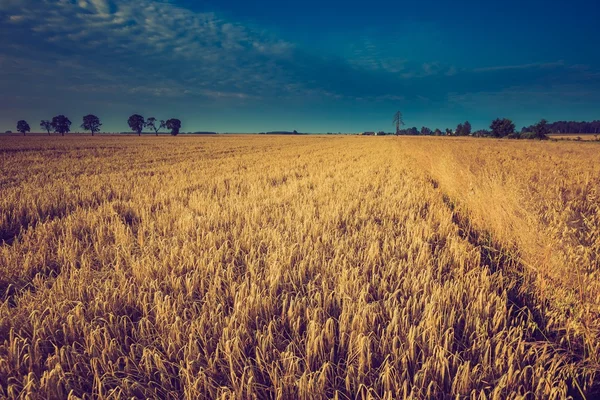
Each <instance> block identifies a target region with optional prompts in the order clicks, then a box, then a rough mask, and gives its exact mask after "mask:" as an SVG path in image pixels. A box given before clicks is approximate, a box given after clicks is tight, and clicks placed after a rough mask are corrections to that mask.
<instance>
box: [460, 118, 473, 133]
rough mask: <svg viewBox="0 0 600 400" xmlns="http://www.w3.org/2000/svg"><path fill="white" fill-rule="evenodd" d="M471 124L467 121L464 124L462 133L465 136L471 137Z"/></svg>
mask: <svg viewBox="0 0 600 400" xmlns="http://www.w3.org/2000/svg"><path fill="white" fill-rule="evenodd" d="M471 129H472V127H471V123H470V122H469V121H465V123H464V124H463V130H462V133H463V135H464V136H469V135H470V134H471Z"/></svg>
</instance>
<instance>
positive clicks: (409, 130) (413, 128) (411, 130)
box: [408, 126, 419, 136]
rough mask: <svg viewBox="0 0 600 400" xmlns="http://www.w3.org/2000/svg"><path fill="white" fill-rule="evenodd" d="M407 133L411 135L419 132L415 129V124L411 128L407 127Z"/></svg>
mask: <svg viewBox="0 0 600 400" xmlns="http://www.w3.org/2000/svg"><path fill="white" fill-rule="evenodd" d="M408 134H409V135H413V136H417V135H418V134H419V130H418V129H417V127H416V126H413V127H412V128H409V129H408Z"/></svg>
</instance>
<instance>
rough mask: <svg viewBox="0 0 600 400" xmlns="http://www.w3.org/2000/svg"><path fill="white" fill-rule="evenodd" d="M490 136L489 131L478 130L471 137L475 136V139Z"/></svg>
mask: <svg viewBox="0 0 600 400" xmlns="http://www.w3.org/2000/svg"><path fill="white" fill-rule="evenodd" d="M491 134H492V133H491V132H490V131H488V130H486V129H480V130H478V131H475V132H474V133H473V136H475V137H487V136H491Z"/></svg>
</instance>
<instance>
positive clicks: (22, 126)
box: [17, 119, 31, 136]
mask: <svg viewBox="0 0 600 400" xmlns="http://www.w3.org/2000/svg"><path fill="white" fill-rule="evenodd" d="M17 131H19V132H21V133H22V134H23V136H25V132H31V128H30V127H29V124H28V123H27V121H25V120H23V119H22V120H20V121H19V122H17Z"/></svg>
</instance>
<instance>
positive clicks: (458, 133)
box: [454, 124, 463, 136]
mask: <svg viewBox="0 0 600 400" xmlns="http://www.w3.org/2000/svg"><path fill="white" fill-rule="evenodd" d="M454 134H455V135H456V136H462V135H463V124H458V125H457V126H456V131H454Z"/></svg>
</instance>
